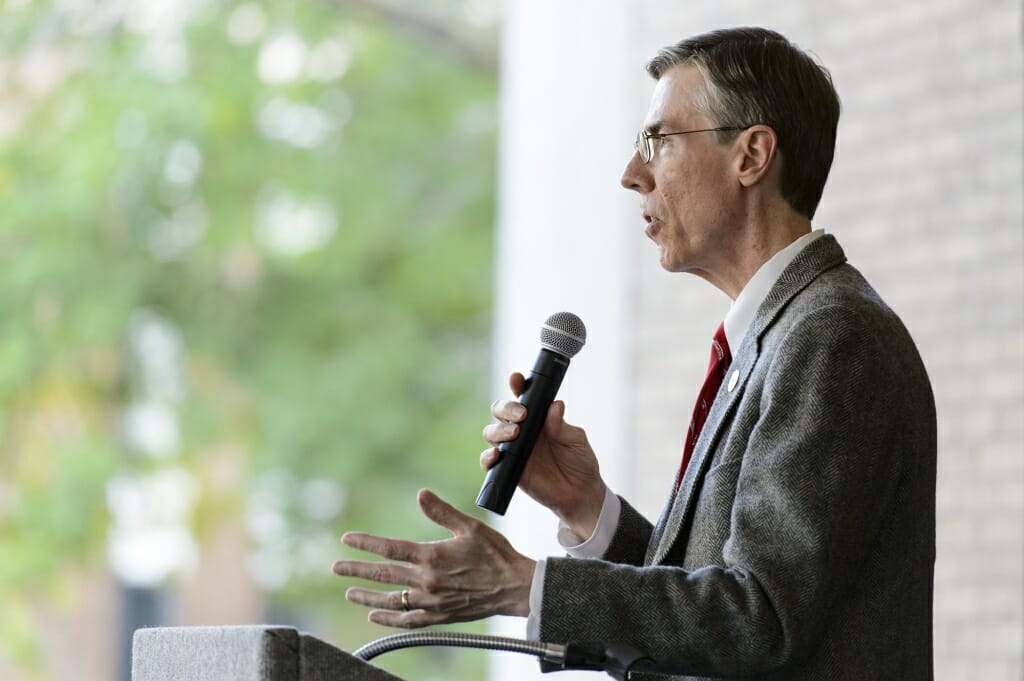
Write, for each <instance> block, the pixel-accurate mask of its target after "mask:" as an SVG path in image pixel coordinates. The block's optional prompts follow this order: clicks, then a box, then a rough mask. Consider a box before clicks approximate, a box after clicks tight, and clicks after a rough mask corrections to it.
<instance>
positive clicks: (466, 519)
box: [416, 489, 474, 535]
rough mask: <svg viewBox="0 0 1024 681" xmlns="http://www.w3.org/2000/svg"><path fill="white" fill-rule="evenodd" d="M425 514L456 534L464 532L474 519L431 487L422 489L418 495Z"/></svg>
mask: <svg viewBox="0 0 1024 681" xmlns="http://www.w3.org/2000/svg"><path fill="white" fill-rule="evenodd" d="M416 501H418V502H419V505H420V510H422V511H423V515H425V516H426V517H427V518H429V519H430V521H431V522H433V523H434V524H436V525H440V526H441V527H444V528H446V529H449V530H451V531H452V532H453V533H454V534H457V535H458V534H464V533H465V532H466V531H467V530H468V529H469V526H470V524H471V523H473V522H474V519H473V518H471V517H470V516H468V515H466V514H465V513H462V512H461V511H459V510H458V509H457V508H455V507H454V506H452V505H451V504H449V503H448V502H446V501H445V500H444V499H442V498H441V497H439V496H437V495H436V494H434V493H433V492H431V491H430V490H429V489H421V490H420V493H419V494H418V495H417V496H416Z"/></svg>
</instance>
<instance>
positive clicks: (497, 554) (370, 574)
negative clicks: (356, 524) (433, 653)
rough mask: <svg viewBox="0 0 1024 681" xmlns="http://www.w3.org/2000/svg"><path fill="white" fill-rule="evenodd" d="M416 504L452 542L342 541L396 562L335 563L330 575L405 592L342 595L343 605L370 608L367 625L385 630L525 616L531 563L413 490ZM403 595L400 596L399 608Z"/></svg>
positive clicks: (349, 537)
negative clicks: (401, 587)
mask: <svg viewBox="0 0 1024 681" xmlns="http://www.w3.org/2000/svg"><path fill="white" fill-rule="evenodd" d="M417 500H418V501H419V505H420V509H421V510H422V511H423V514H424V515H425V516H426V517H427V518H429V519H430V520H431V521H433V522H434V523H436V524H438V525H440V526H442V527H445V528H447V529H449V530H451V532H452V535H453V536H452V537H451V538H449V539H442V540H439V541H433V542H413V541H405V540H401V539H388V538H386V537H378V536H374V535H370V534H364V533H362V532H347V533H345V535H344V536H342V538H341V541H342V542H343V543H344V544H345V545H346V546H351V547H353V548H356V549H360V550H362V551H368V552H369V553H374V554H376V555H378V556H381V557H382V558H387V559H389V560H391V561H398V562H380V561H361V560H339V561H336V562H335V563H334V566H333V568H332V569H333V571H334V573H335V574H337V575H340V576H343V577H359V578H361V579H368V580H370V581H373V582H379V583H381V584H396V585H404V586H407V587H409V588H408V589H404V590H397V591H378V590H375V589H364V588H360V587H350V588H349V589H348V590H347V591H346V592H345V598H347V599H348V600H349V601H351V602H353V603H358V604H359V605H365V606H368V607H371V608H374V609H373V610H371V611H370V615H369V620H370V621H371V622H375V623H377V624H383V625H385V626H389V627H406V628H416V627H423V626H427V625H429V624H445V623H450V622H465V621H469V620H476V619H480V618H483V617H488V616H490V615H521V616H526V615H528V614H529V612H530V605H529V599H530V585H531V583H532V582H533V571H534V567H535V566H536V563H535V562H534V561H533V560H530V559H529V558H527V557H526V556H523V555H522V554H520V553H518V552H516V550H515V549H513V548H512V546H511V545H510V544H509V543H508V540H506V539H505V537H503V536H502V535H501V534H500V533H498V532H497V531H495V530H493V529H491V528H490V527H488V526H487V525H485V524H484V523H482V522H480V521H479V520H476V519H475V518H471V517H470V516H468V515H466V514H464V513H461V512H459V511H458V510H456V509H455V508H454V507H452V506H451V505H449V504H447V503H445V502H444V501H443V500H442V499H441V498H440V497H438V496H437V495H436V494H434V493H433V492H431V491H429V490H420V493H419V495H418V497H417ZM403 591H406V592H407V593H406V595H405V599H404V602H403ZM406 605H407V606H408V607H407V608H406V607H404V606H406Z"/></svg>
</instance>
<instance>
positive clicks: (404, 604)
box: [402, 589, 409, 612]
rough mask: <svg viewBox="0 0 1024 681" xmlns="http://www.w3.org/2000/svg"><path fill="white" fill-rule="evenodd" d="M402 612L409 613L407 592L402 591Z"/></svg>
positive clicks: (406, 590)
mask: <svg viewBox="0 0 1024 681" xmlns="http://www.w3.org/2000/svg"><path fill="white" fill-rule="evenodd" d="M402 610H405V611H406V612H409V590H408V589H404V590H403V591H402Z"/></svg>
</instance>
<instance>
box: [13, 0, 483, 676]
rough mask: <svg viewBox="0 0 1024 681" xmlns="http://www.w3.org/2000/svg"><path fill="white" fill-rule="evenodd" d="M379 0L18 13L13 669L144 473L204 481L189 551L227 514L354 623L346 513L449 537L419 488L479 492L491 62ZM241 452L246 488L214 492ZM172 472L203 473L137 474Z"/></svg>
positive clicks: (368, 522) (335, 617) (304, 598)
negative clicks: (337, 564)
mask: <svg viewBox="0 0 1024 681" xmlns="http://www.w3.org/2000/svg"><path fill="white" fill-rule="evenodd" d="M360 5H362V6H360ZM382 7H383V8H384V9H388V8H387V7H386V6H383V5H380V6H378V5H365V3H355V4H354V5H347V4H341V3H337V4H318V3H313V2H309V3H265V4H263V3H256V2H247V3H240V4H239V3H212V4H211V3H198V2H197V3H178V4H175V3H167V4H160V3H125V4H124V5H123V6H115V3H109V7H107V6H97V7H89V8H88V9H75V8H74V7H73V6H72V5H67V6H66V7H64V8H59V7H50V6H48V5H47V4H46V3H42V4H33V3H28V2H26V3H11V4H8V5H7V6H6V8H5V9H3V10H0V16H2V18H3V21H2V22H0V24H2V28H0V36H2V45H3V48H2V53H0V59H2V60H3V61H2V62H0V63H2V64H3V65H5V66H6V68H5V69H2V70H3V71H5V77H4V78H3V79H2V80H0V82H2V83H3V85H2V89H0V252H2V253H3V254H4V256H3V262H4V265H3V270H4V272H3V280H2V281H3V283H2V286H0V314H2V317H0V319H2V322H0V323H2V324H3V327H2V328H3V332H2V340H0V398H2V404H3V413H2V415H0V438H2V440H0V442H2V447H3V449H2V452H3V453H2V455H0V555H2V556H3V557H4V558H3V560H2V561H0V601H2V602H3V603H4V610H5V612H6V613H7V614H6V615H5V617H4V618H3V619H2V620H0V640H2V641H4V643H3V644H0V645H3V646H4V647H5V648H6V651H7V654H8V655H11V656H12V657H14V658H15V659H18V660H22V661H24V662H26V663H27V662H29V661H31V660H32V659H33V658H34V657H35V656H36V655H37V648H36V646H35V645H34V644H33V641H34V637H35V635H36V633H35V632H34V631H33V629H32V623H31V622H32V618H31V609H32V605H31V604H32V602H33V601H34V600H35V599H39V598H51V597H52V595H53V593H55V590H56V591H59V590H60V589H61V585H63V584H65V581H64V580H63V577H64V575H65V574H66V572H67V569H68V565H69V563H71V562H72V561H71V559H72V558H73V559H74V562H75V563H79V562H80V561H82V560H93V561H100V560H103V558H104V555H108V556H112V555H113V554H114V553H116V551H115V550H114V549H112V548H110V547H109V546H108V544H110V543H112V542H113V543H116V541H115V540H116V539H117V537H121V536H122V535H123V532H122V531H126V532H129V534H130V529H131V528H128V529H126V528H125V526H124V524H125V522H126V521H125V519H124V518H123V517H121V516H122V515H123V514H125V513H126V511H125V508H126V507H127V508H136V510H138V509H139V508H141V509H143V511H142V512H143V513H147V512H148V511H146V510H145V509H147V508H149V510H153V509H152V507H153V506H156V505H157V504H156V503H155V501H154V498H153V497H152V496H146V494H152V490H153V489H165V490H167V489H169V490H171V492H172V494H171V497H173V498H177V499H179V500H180V499H181V498H183V494H184V493H183V492H182V490H184V489H188V490H191V491H190V492H189V494H188V495H184V496H188V500H187V501H188V503H183V504H181V508H180V509H179V510H180V514H179V516H178V517H177V518H176V519H175V518H172V519H171V520H170V521H168V522H171V524H173V523H174V522H180V524H181V525H182V526H183V527H185V528H186V529H187V531H188V534H189V536H191V537H192V538H193V539H195V540H196V541H197V542H198V545H201V544H202V541H203V537H204V529H205V528H208V527H210V526H212V525H213V524H215V523H216V522H217V519H218V518H220V517H222V516H225V515H230V514H239V513H245V514H247V516H248V517H249V518H250V519H253V518H255V519H257V521H254V522H251V523H250V524H249V525H250V528H254V529H253V530H252V532H253V536H252V537H251V539H252V542H253V556H252V558H253V560H252V561H251V567H252V569H253V570H254V571H255V572H256V573H257V575H256V576H257V578H258V579H260V580H261V581H262V583H263V584H264V585H265V586H266V587H267V588H268V590H270V591H271V592H272V593H273V594H274V598H275V599H276V600H277V601H278V602H280V603H283V604H286V605H287V606H288V607H290V608H294V609H296V610H299V611H301V612H303V613H307V614H308V616H309V617H310V618H311V621H316V622H323V623H325V624H324V626H326V627H328V628H329V629H330V632H329V633H334V632H338V631H339V630H340V629H341V628H342V627H340V624H339V623H340V622H341V621H342V619H343V618H346V617H349V618H353V617H354V618H356V619H358V620H359V621H362V619H363V617H364V613H362V612H359V611H358V610H357V609H354V608H353V607H352V606H346V605H345V604H344V601H343V597H342V593H343V588H342V586H341V585H340V584H339V583H338V582H337V581H335V580H332V579H331V576H330V575H329V573H328V568H329V565H330V557H331V556H336V554H337V552H338V551H340V549H339V548H338V544H337V536H338V535H339V534H340V532H341V531H342V530H344V529H348V528H356V527H358V528H360V529H366V530H369V531H375V532H401V533H404V534H409V533H410V532H416V533H421V534H422V535H423V536H428V535H432V536H436V531H435V530H433V529H432V528H427V527H426V526H425V524H424V523H423V522H422V521H420V520H419V519H418V518H417V511H416V509H415V505H414V503H412V498H413V494H414V492H415V490H416V489H417V488H419V487H421V486H428V485H430V486H434V487H436V488H437V489H439V490H440V491H442V493H444V494H446V495H447V496H449V497H451V498H453V499H456V500H462V501H464V502H466V504H465V505H466V506H467V507H468V506H471V500H472V498H473V495H474V494H475V491H476V488H477V487H478V485H479V482H480V480H481V474H480V472H479V471H478V469H477V468H476V464H475V460H476V455H477V453H478V452H479V450H480V449H481V442H480V440H479V432H480V427H481V425H482V423H483V421H484V419H486V418H487V414H486V403H487V401H488V400H487V399H486V397H485V395H486V390H487V369H486V367H487V360H488V332H489V328H490V322H489V306H490V286H491V248H492V230H491V225H492V221H493V202H494V199H493V187H494V153H495V127H496V122H495V119H496V110H495V104H494V100H495V89H496V83H495V76H494V73H493V70H492V69H490V68H488V67H486V66H484V67H483V68H480V67H479V65H477V64H471V63H468V62H467V61H466V60H465V59H464V55H465V54H467V52H466V51H465V50H455V51H451V50H440V49H438V48H437V46H436V45H435V44H432V43H430V42H429V41H424V40H423V39H422V36H423V35H425V34H424V33H423V32H422V31H420V33H419V34H418V35H413V34H410V33H407V32H406V31H405V30H404V29H402V26H407V25H409V22H404V23H403V22H398V26H399V30H396V28H395V26H396V22H395V17H396V16H398V15H395V14H393V13H391V14H389V13H388V12H385V11H383V10H382V9H381V8H382ZM392 10H393V11H399V10H394V8H391V9H390V10H388V11H392ZM382 17H383V18H382ZM420 23H421V24H422V21H421V22H420ZM435 35H436V34H435ZM460 55H461V56H460ZM225 450H230V451H231V452H234V453H236V454H237V458H238V461H237V462H236V463H238V464H239V465H240V466H241V472H240V473H239V475H240V476H241V478H240V479H243V480H246V481H247V484H245V485H242V486H240V487H231V486H224V485H220V486H218V485H217V484H216V475H217V472H216V470H215V466H214V467H211V461H213V460H214V459H216V457H217V456H218V455H217V452H224V451H225ZM168 472H171V473H172V475H171V478H166V474H167V473H168ZM179 473H184V474H185V477H184V478H182V477H181V476H180V475H178V474H179ZM160 475H165V478H159V476H160ZM154 476H156V477H154ZM175 476H177V477H175ZM170 479H174V480H179V481H181V480H184V481H185V482H184V483H183V484H184V487H174V485H171V487H166V486H165V487H163V488H160V487H159V486H158V487H152V486H149V487H147V486H146V485H148V484H150V483H153V484H157V483H159V481H160V480H164V481H166V480H170ZM154 480H157V483H154V482H153V481H154ZM112 481H113V482H112ZM147 481H148V482H147ZM249 483H251V484H249ZM175 484H177V483H175ZM119 485H120V486H119ZM132 489H134V490H135V491H136V492H139V490H144V491H146V494H136V496H135V497H132V493H131V491H130V490H132ZM125 490H129V491H128V492H125ZM121 492H125V493H124V494H122V493H121ZM189 495H190V496H189ZM132 498H136V499H139V500H141V501H138V502H137V504H138V507H134V506H132V505H131V504H132V502H131V501H130V500H131V499H132ZM125 499H128V500H129V501H124V500H125ZM402 499H408V500H409V503H407V504H404V505H403V504H402V503H400V502H396V500H402ZM119 500H120V501H119ZM383 500H386V502H385V501H383ZM126 504H127V506H126ZM161 508H163V505H161ZM129 515H130V514H129ZM259 519H262V520H261V521H259ZM268 519H269V521H268ZM136 520H137V516H136ZM164 520H165V521H166V520H167V518H164ZM261 522H262V524H261ZM139 529H140V528H136V530H139ZM150 529H152V528H150ZM141 530H142V531H145V530H146V527H144V526H143V527H142V528H141ZM151 536H152V535H151ZM325 542H327V543H325ZM186 543H187V542H186ZM105 547H106V548H107V550H106V551H105V550H104V549H105ZM186 548H187V547H186ZM128 552H129V554H130V549H129V550H128ZM187 553H188V552H187V551H185V554H187ZM179 558H180V556H179ZM110 559H111V560H115V562H116V558H115V557H111V558H110ZM127 560H129V561H130V560H131V559H130V556H129V558H128V559H127ZM178 567H180V566H179V565H176V564H174V559H173V558H172V559H168V561H167V565H163V566H161V565H149V566H148V567H146V566H143V568H142V570H143V572H145V570H147V569H148V570H149V572H148V573H146V574H147V575H148V577H147V578H149V579H155V580H157V581H160V580H164V581H166V580H173V579H175V578H176V575H177V574H178V572H177V570H178ZM161 570H162V571H161ZM41 594H42V596H41ZM332 623H333V624H332ZM346 628H347V629H349V630H351V631H354V632H356V634H357V635H363V634H370V635H371V636H375V635H379V634H380V633H381V632H380V631H375V632H372V633H371V630H369V629H367V628H366V627H364V626H362V625H359V626H358V627H356V626H354V625H352V624H351V622H349V623H348V625H346ZM335 640H338V639H337V638H336V639H335ZM363 640H365V638H364V639H363ZM340 642H341V643H343V644H345V645H349V646H350V645H353V644H356V643H359V642H362V641H361V640H355V641H353V640H341V641H340Z"/></svg>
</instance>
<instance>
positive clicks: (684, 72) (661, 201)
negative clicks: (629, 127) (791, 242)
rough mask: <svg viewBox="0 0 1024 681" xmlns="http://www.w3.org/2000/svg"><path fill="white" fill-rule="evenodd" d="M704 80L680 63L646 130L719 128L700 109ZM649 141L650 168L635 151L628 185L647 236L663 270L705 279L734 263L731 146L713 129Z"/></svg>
mask: <svg viewBox="0 0 1024 681" xmlns="http://www.w3.org/2000/svg"><path fill="white" fill-rule="evenodd" d="M703 83H704V78H703V76H702V75H701V74H700V71H699V70H698V69H697V68H696V67H695V66H689V65H679V66H675V67H673V68H671V69H669V70H668V71H666V72H665V73H663V74H662V77H661V78H660V79H659V80H658V83H657V85H656V86H655V88H654V95H653V97H652V98H651V108H650V110H649V111H648V113H647V119H646V120H645V121H644V126H645V129H646V130H647V131H648V132H650V133H669V132H683V131H687V130H700V129H703V128H713V127H716V125H717V124H716V123H715V122H713V121H710V120H708V119H707V117H705V116H704V115H702V114H700V113H699V112H698V111H697V108H696V107H695V106H694V99H695V96H696V95H697V94H698V93H699V92H700V89H701V87H702V86H703ZM651 142H652V145H653V149H654V154H653V156H652V158H651V160H650V161H649V162H648V163H646V164H645V163H644V162H643V161H642V160H641V159H640V156H639V155H638V154H636V153H634V154H633V156H632V158H630V160H629V163H628V164H627V165H626V169H625V171H624V172H623V174H622V180H621V182H622V186H624V187H626V188H627V189H632V190H634V191H636V192H637V193H638V194H639V195H640V206H641V210H642V212H643V218H644V221H645V223H646V230H645V231H646V234H647V236H648V237H650V239H651V240H652V241H654V243H656V244H658V246H659V247H660V249H661V266H662V267H664V268H665V269H666V270H668V271H670V272H692V273H694V274H704V275H705V276H706V275H707V274H708V273H710V272H713V271H715V270H716V269H717V268H718V267H719V266H720V263H722V262H723V260H727V259H728V258H729V251H730V242H731V239H730V238H729V237H730V236H731V234H732V229H734V228H735V226H736V223H737V219H736V217H737V216H736V214H735V211H736V210H737V206H738V204H737V199H738V196H737V190H738V189H739V184H738V182H737V181H736V178H735V176H734V173H733V172H732V170H731V166H732V164H731V163H730V159H731V145H729V144H725V145H721V144H719V143H718V141H717V133H714V132H697V133H694V134H690V135H674V136H672V137H666V138H663V139H660V140H659V139H654V140H652V141H651Z"/></svg>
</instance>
